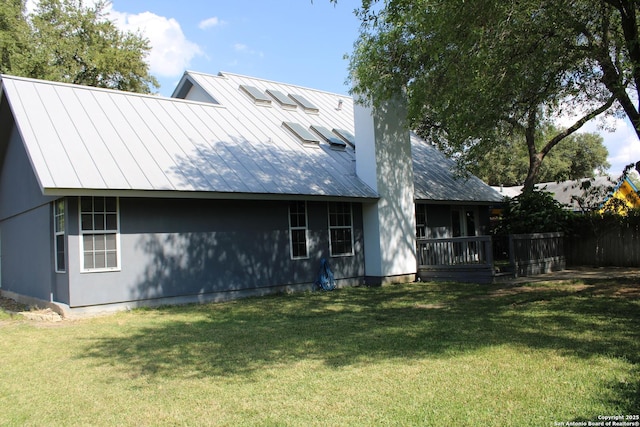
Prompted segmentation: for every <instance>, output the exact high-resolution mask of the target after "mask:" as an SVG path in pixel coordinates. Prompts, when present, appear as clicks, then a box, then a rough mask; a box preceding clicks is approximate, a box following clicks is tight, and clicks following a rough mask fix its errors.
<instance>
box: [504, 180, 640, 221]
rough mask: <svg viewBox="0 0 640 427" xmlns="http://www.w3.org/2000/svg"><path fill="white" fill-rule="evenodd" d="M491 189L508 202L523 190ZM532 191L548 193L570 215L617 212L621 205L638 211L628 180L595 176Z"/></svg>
mask: <svg viewBox="0 0 640 427" xmlns="http://www.w3.org/2000/svg"><path fill="white" fill-rule="evenodd" d="M493 188H494V189H495V190H496V191H498V192H500V193H501V194H502V195H503V196H506V197H510V198H511V197H515V196H517V195H519V194H520V193H521V192H522V186H514V187H493ZM535 188H536V189H537V190H544V191H548V192H549V193H551V194H552V195H553V198H554V199H555V200H556V201H557V202H558V203H560V204H561V205H562V206H564V207H565V208H566V209H568V210H571V211H573V212H584V211H585V210H590V209H594V208H596V209H601V210H603V209H604V210H606V209H614V210H616V211H619V207H620V205H623V206H626V207H627V208H630V209H635V208H640V195H639V194H638V189H637V188H636V186H635V185H634V184H633V182H632V181H631V180H630V179H629V177H628V176H625V177H623V178H622V179H615V178H612V177H609V176H597V177H595V178H583V179H578V180H569V181H560V182H543V183H539V184H536V185H535Z"/></svg>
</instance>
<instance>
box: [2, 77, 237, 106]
mask: <svg viewBox="0 0 640 427" xmlns="http://www.w3.org/2000/svg"><path fill="white" fill-rule="evenodd" d="M4 80H14V81H22V82H30V83H34V84H41V85H50V86H61V87H67V88H70V89H77V90H89V91H93V92H106V93H109V94H116V95H125V96H132V97H139V98H147V99H154V100H156V101H170V102H179V103H188V104H199V105H204V106H211V107H217V108H225V109H226V107H225V106H224V105H221V104H212V103H210V102H202V101H193V100H189V99H182V98H172V97H170V96H164V95H159V94H151V93H140V92H130V91H126V90H121V89H110V88H106V87H96V86H88V85H81V84H77V83H67V82H59V81H55V80H43V79H36V78H33V77H22V76H13V75H10V74H0V83H1V82H2V81H4Z"/></svg>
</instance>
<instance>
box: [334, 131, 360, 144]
mask: <svg viewBox="0 0 640 427" xmlns="http://www.w3.org/2000/svg"><path fill="white" fill-rule="evenodd" d="M333 133H335V134H336V135H338V136H339V137H340V139H342V140H343V141H344V142H346V143H347V144H349V145H350V146H352V147H355V146H356V138H355V137H354V136H353V134H352V133H351V132H349V131H348V130H345V129H333Z"/></svg>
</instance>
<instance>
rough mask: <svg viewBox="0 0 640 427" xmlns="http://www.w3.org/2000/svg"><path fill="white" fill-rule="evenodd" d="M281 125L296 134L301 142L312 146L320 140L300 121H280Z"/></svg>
mask: <svg viewBox="0 0 640 427" xmlns="http://www.w3.org/2000/svg"><path fill="white" fill-rule="evenodd" d="M282 125H283V126H284V127H286V128H287V129H289V130H290V131H291V132H293V134H294V135H295V136H297V137H298V138H299V139H300V141H302V143H303V144H305V145H314V146H317V145H318V144H320V140H319V139H318V138H317V137H316V136H314V135H313V134H312V133H311V132H309V131H308V130H307V129H306V128H305V127H304V126H302V125H301V124H300V123H294V122H282Z"/></svg>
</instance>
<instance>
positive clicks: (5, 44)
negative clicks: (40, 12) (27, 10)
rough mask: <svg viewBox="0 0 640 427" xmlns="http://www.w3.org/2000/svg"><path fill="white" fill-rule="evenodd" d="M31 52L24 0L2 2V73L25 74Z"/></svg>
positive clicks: (0, 62) (0, 50)
mask: <svg viewBox="0 0 640 427" xmlns="http://www.w3.org/2000/svg"><path fill="white" fill-rule="evenodd" d="M28 52H29V25H28V24H27V21H26V19H25V17H24V2H23V0H4V1H2V2H0V73H3V74H7V73H14V74H19V75H23V74H24V72H25V70H26V68H27V54H28Z"/></svg>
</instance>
